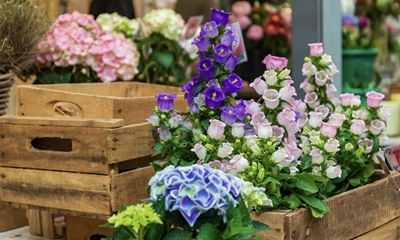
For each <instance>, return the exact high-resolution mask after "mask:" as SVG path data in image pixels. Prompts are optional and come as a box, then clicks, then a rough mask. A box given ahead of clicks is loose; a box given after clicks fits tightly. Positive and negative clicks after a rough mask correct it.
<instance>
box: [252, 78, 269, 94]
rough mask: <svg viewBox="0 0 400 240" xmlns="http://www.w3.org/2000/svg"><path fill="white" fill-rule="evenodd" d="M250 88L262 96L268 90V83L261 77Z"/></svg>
mask: <svg viewBox="0 0 400 240" xmlns="http://www.w3.org/2000/svg"><path fill="white" fill-rule="evenodd" d="M249 86H250V87H251V88H253V89H254V90H255V91H256V92H257V93H258V94H259V95H262V94H263V92H264V91H265V90H266V89H267V88H268V86H267V83H266V82H265V81H264V80H262V78H261V77H258V78H256V79H254V81H253V82H252V83H250V85H249Z"/></svg>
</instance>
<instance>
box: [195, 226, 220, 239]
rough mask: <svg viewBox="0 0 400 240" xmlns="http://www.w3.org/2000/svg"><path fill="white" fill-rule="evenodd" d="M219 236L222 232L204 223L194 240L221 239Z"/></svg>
mask: <svg viewBox="0 0 400 240" xmlns="http://www.w3.org/2000/svg"><path fill="white" fill-rule="evenodd" d="M221 234H222V232H221V231H220V230H218V228H216V227H215V226H213V225H211V224H209V223H206V224H204V225H203V226H202V227H201V228H200V230H199V234H198V235H197V237H196V240H211V239H221V237H222V236H221Z"/></svg>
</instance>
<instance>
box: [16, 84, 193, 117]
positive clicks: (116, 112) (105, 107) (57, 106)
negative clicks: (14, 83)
mask: <svg viewBox="0 0 400 240" xmlns="http://www.w3.org/2000/svg"><path fill="white" fill-rule="evenodd" d="M158 92H168V93H173V94H177V95H180V96H179V97H178V98H177V99H176V101H175V102H176V106H177V107H178V109H179V110H181V111H185V108H186V106H187V104H186V101H185V100H184V99H183V95H182V91H181V89H180V88H177V87H168V86H163V85H156V84H147V83H139V82H113V83H87V84H50V85H24V86H18V87H17V104H16V105H17V106H16V108H17V109H16V113H17V115H20V116H53V117H65V116H66V117H73V118H118V119H123V120H124V121H125V124H126V125H128V124H134V123H142V122H144V119H145V118H147V117H148V116H150V115H151V113H152V110H153V109H154V107H155V106H156V105H157V100H156V98H155V95H156V94H157V93H158Z"/></svg>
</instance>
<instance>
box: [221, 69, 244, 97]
mask: <svg viewBox="0 0 400 240" xmlns="http://www.w3.org/2000/svg"><path fill="white" fill-rule="evenodd" d="M222 86H223V88H224V90H225V92H226V93H228V94H233V93H237V92H238V91H239V90H240V89H242V88H243V87H244V85H243V80H242V79H241V78H240V77H239V76H238V75H236V74H234V73H231V74H229V75H228V78H227V79H225V80H224V81H223V82H222Z"/></svg>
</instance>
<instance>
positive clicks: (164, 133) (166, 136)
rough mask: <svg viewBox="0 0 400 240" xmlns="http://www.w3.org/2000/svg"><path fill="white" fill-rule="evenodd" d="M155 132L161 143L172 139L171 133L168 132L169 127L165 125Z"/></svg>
mask: <svg viewBox="0 0 400 240" xmlns="http://www.w3.org/2000/svg"><path fill="white" fill-rule="evenodd" d="M157 131H158V134H159V136H160V139H161V140H162V141H168V140H170V139H171V138H172V134H171V131H170V130H169V127H167V126H165V125H163V126H161V127H159V128H157Z"/></svg>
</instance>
